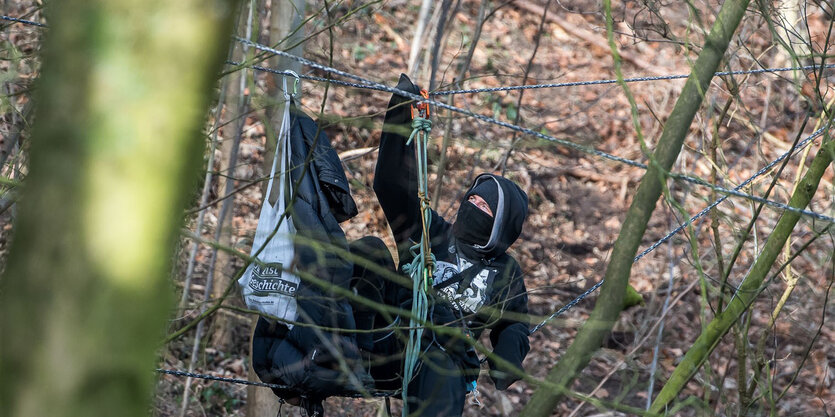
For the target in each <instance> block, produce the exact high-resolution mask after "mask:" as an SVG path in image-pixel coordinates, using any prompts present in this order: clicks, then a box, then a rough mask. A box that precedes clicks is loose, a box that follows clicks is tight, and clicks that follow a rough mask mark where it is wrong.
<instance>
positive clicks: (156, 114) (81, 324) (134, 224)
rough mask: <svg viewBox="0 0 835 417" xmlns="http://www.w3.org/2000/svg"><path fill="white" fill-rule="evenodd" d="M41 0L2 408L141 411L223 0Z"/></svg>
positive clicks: (1, 307) (220, 38) (4, 322)
mask: <svg viewBox="0 0 835 417" xmlns="http://www.w3.org/2000/svg"><path fill="white" fill-rule="evenodd" d="M46 7H47V13H48V15H49V16H50V17H51V18H50V19H48V20H49V22H50V24H51V26H50V28H49V31H48V32H47V35H46V41H45V45H44V52H43V54H44V55H43V73H42V76H41V79H40V84H39V87H38V89H37V97H36V101H35V102H36V103H37V104H36V106H37V109H36V113H37V117H36V118H35V120H36V123H35V126H34V130H33V139H32V146H31V153H30V155H31V159H30V161H31V165H30V168H31V169H30V174H29V176H28V177H27V179H26V187H25V189H24V190H23V195H22V198H21V201H20V205H21V206H20V208H21V210H20V216H19V217H18V223H17V225H16V230H15V239H14V243H13V247H12V250H11V253H10V257H9V263H8V267H7V269H6V273H5V275H4V276H3V278H2V281H0V334H2V337H0V344H2V346H0V352H2V353H1V354H2V356H0V375H2V376H3V377H2V378H0V415H4V416H52V417H60V416H110V415H114V414H116V415H120V416H146V415H147V414H148V412H149V409H150V404H149V402H150V400H151V399H152V392H153V387H154V379H155V377H154V373H153V372H152V369H153V368H154V363H155V362H156V360H157V356H156V354H157V349H158V348H159V341H160V338H161V336H162V335H163V333H164V330H165V325H166V319H167V318H168V315H169V314H170V311H171V308H172V307H173V306H174V304H173V297H172V291H171V286H170V281H169V272H170V261H171V252H172V249H173V248H174V243H175V241H176V237H177V236H178V233H179V229H180V227H181V224H182V220H183V219H182V216H183V215H182V213H183V208H184V206H185V203H186V200H187V198H188V197H189V196H190V195H191V192H190V190H188V188H189V187H191V186H192V185H193V184H194V182H195V178H196V176H198V175H199V174H198V172H199V167H200V162H201V154H202V141H201V137H202V135H201V133H200V132H201V127H202V123H203V122H204V118H205V114H206V109H207V108H208V106H209V98H210V97H209V96H210V93H211V92H212V91H213V89H212V86H213V84H214V83H215V81H216V74H217V73H218V71H219V69H220V68H221V63H222V62H223V58H224V56H225V51H226V45H227V42H228V41H229V33H230V32H229V30H230V23H231V21H232V19H231V17H232V11H233V10H235V8H234V7H233V5H232V2H231V1H226V0H210V1H208V2H206V1H197V0H181V1H177V2H160V1H152V2H142V1H126V0H111V1H81V0H66V1H60V2H50V3H49V4H47V6H46ZM171 28H176V30H171Z"/></svg>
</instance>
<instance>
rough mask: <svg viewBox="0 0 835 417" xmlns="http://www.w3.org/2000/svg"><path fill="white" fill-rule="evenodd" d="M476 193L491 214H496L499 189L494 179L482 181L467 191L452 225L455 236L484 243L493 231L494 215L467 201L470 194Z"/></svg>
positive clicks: (472, 242)
mask: <svg viewBox="0 0 835 417" xmlns="http://www.w3.org/2000/svg"><path fill="white" fill-rule="evenodd" d="M473 195H478V196H480V197H481V198H483V199H484V201H485V202H487V205H488V206H490V211H492V212H493V216H495V215H496V210H497V209H498V205H499V203H498V201H499V189H498V185H497V184H496V182H495V181H483V182H481V183H479V184H478V185H476V186H475V187H473V188H472V189H471V190H470V192H468V193H467V194H466V195H465V196H464V199H463V200H462V201H461V204H460V206H459V207H458V217H457V218H456V220H455V224H453V225H452V233H453V234H454V235H455V238H456V239H458V240H460V241H462V242H465V243H469V244H473V245H486V244H487V242H488V241H489V240H490V234H491V233H492V231H493V220H494V217H493V216H491V215H489V214H487V213H485V212H484V211H482V210H481V209H480V208H478V207H477V206H476V205H475V204H473V203H471V202H469V201H467V200H468V199H469V198H470V197H471V196H473Z"/></svg>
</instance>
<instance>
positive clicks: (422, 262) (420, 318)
mask: <svg viewBox="0 0 835 417" xmlns="http://www.w3.org/2000/svg"><path fill="white" fill-rule="evenodd" d="M420 93H421V95H422V96H423V97H424V98H426V99H428V98H429V93H428V92H427V91H426V90H421V92H420ZM411 110H412V134H411V136H409V140H408V141H407V142H406V144H407V145H408V144H410V143H412V142H414V143H415V155H416V158H417V177H418V199H419V200H420V222H421V235H420V242H418V243H417V244H415V245H414V246H412V247H411V248H410V249H409V251H410V252H411V253H412V255H413V256H414V258H413V259H412V262H411V263H409V264H407V265H404V266H403V270H404V272H406V273H407V274H408V275H409V276H411V278H412V315H411V318H410V319H409V342H408V344H407V345H406V352H405V363H404V366H403V389H402V390H401V396H402V397H403V416H404V417H405V416H407V415H409V405H408V404H409V403H408V387H409V383H410V382H411V381H412V378H414V376H415V371H416V367H417V363H418V359H419V356H420V351H421V349H420V342H421V338H422V337H423V325H424V323H426V319H427V313H428V310H429V300H428V299H427V296H426V293H427V292H428V290H429V288H431V286H432V282H431V281H432V273H433V271H434V269H435V257H434V256H433V255H432V248H431V247H430V245H429V224H430V221H431V220H432V211H431V209H430V206H429V186H428V185H427V182H428V177H429V173H428V170H427V156H426V155H427V151H426V148H427V146H428V144H429V132H431V131H432V121H430V120H429V105H428V104H427V103H425V102H419V103H415V104H413V105H412V109H411Z"/></svg>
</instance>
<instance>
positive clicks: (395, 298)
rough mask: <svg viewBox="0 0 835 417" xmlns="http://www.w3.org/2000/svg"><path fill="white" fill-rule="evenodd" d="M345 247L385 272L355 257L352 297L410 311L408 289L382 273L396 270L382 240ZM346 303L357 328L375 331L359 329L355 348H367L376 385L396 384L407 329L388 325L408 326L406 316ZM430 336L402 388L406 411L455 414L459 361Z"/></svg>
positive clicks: (460, 386)
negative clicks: (352, 311) (409, 378)
mask: <svg viewBox="0 0 835 417" xmlns="http://www.w3.org/2000/svg"><path fill="white" fill-rule="evenodd" d="M349 246H350V250H351V254H352V255H354V256H355V257H356V258H359V259H363V260H367V261H368V262H369V263H373V264H375V265H378V266H381V267H383V268H384V269H385V270H386V271H387V274H384V273H380V272H378V271H375V270H374V268H370V267H368V266H367V265H363V262H361V261H359V260H356V259H355V260H354V279H353V281H352V287H353V288H355V289H356V293H357V295H359V296H361V297H364V298H366V299H368V300H370V301H373V302H375V303H381V304H386V305H389V306H394V307H398V308H401V309H404V310H409V309H410V302H411V301H410V300H411V294H412V291H411V289H410V288H407V287H405V286H403V285H400V284H398V283H395V282H394V281H393V280H392V279H391V277H390V276H386V275H391V274H393V273H395V267H394V261H393V260H392V257H391V253H390V252H389V250H388V248H387V247H386V245H385V243H384V242H383V241H382V240H381V239H379V238H376V237H372V236H367V237H364V238H362V239H359V240H357V241H354V242H351V244H350V245H349ZM351 304H352V306H353V309H354V318H355V321H356V325H357V329H360V330H376V331H375V332H372V333H359V334H358V337H357V342H358V345H359V347H360V349H362V350H364V351H366V352H368V360H369V368H370V373H371V376H372V377H374V380H375V383H376V386H377V388H378V389H388V390H393V389H397V388H400V387H401V386H402V383H403V381H402V371H403V356H404V350H405V346H406V341H407V340H408V332H407V331H403V330H393V328H403V327H408V325H409V320H408V319H405V320H404V319H400V318H398V317H397V316H396V315H395V314H384V313H382V312H379V311H377V309H375V308H374V307H373V306H367V305H362V304H361V303H357V302H356V301H354V302H352V303H351ZM424 333H425V334H427V333H429V332H424ZM432 340H434V339H432V338H431V336H430V337H424V340H423V342H422V351H423V353H422V354H421V358H420V361H419V362H418V365H417V369H416V372H415V376H414V378H413V379H412V381H411V382H410V383H409V387H408V391H407V392H408V406H409V411H410V413H411V415H415V416H460V415H461V414H462V413H463V411H464V399H465V396H466V383H465V378H464V376H463V375H462V372H461V364H460V362H459V361H458V360H456V359H455V358H454V357H452V356H451V355H450V354H449V353H447V351H445V350H444V349H442V348H441V347H440V345H439V344H437V343H433V342H432Z"/></svg>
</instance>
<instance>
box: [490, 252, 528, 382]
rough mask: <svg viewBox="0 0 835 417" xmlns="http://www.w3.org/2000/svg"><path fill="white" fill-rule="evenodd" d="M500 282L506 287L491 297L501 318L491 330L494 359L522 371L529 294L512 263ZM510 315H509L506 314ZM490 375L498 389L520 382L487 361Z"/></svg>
mask: <svg viewBox="0 0 835 417" xmlns="http://www.w3.org/2000/svg"><path fill="white" fill-rule="evenodd" d="M508 272H509V273H506V274H504V275H505V277H503V278H504V279H503V280H502V283H503V284H505V285H503V286H502V288H501V289H500V290H499V291H498V294H497V295H496V297H494V301H495V304H494V305H495V307H496V308H497V309H500V310H501V313H502V317H501V318H500V319H499V320H498V322H497V323H496V324H495V325H494V326H493V327H492V329H491V330H490V343H492V345H493V353H494V354H496V356H498V357H500V358H502V359H504V360H505V361H507V362H509V363H511V364H512V365H513V366H514V367H516V369H518V370H522V369H523V368H522V361H523V360H524V359H525V356H526V355H527V354H528V351H530V349H531V347H530V342H529V341H528V334H529V331H528V320H527V314H528V293H527V290H526V289H525V281H524V280H523V278H522V270H521V268H519V265H518V264H517V263H516V262H515V261H512V262H511V265H510V268H508ZM507 313H510V314H507ZM488 362H489V365H490V370H491V372H490V376H491V377H492V378H493V382H494V383H495V385H496V388H497V389H500V390H504V389H507V388H508V387H509V386H510V385H511V384H512V383H513V382H515V381H517V380H519V377H518V376H517V375H516V374H515V373H509V372H507V371H506V368H504V370H503V367H502V366H501V365H498V364H496V363H494V361H492V360H488Z"/></svg>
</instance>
